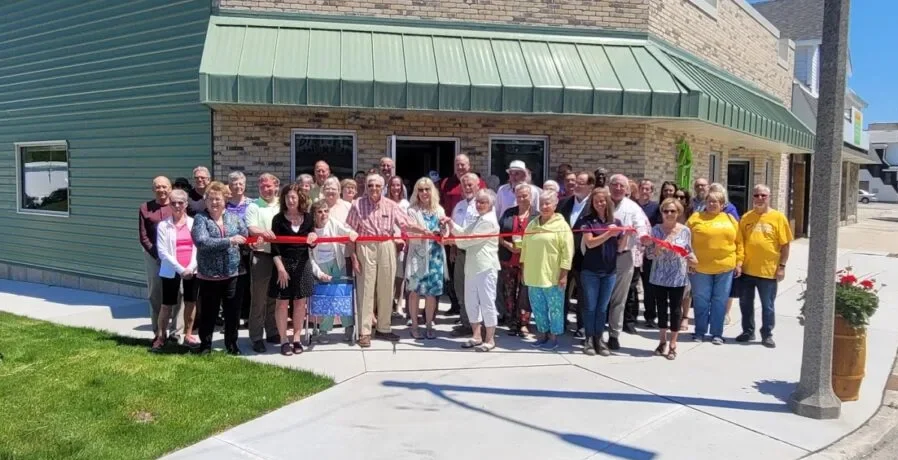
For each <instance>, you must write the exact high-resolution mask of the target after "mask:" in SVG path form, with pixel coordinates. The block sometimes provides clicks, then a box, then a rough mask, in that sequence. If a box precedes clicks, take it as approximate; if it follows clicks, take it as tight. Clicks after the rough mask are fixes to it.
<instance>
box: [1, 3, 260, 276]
mask: <svg viewBox="0 0 898 460" xmlns="http://www.w3.org/2000/svg"><path fill="white" fill-rule="evenodd" d="M209 14H210V2H209V1H208V0H183V1H172V2H158V1H139V0H138V1H128V2H123V1H117V0H95V1H89V2H78V1H74V0H60V1H49V2H48V1H40V0H25V1H18V2H3V4H2V5H0V262H5V263H12V264H26V265H31V266H36V267H41V268H48V269H55V270H61V271H67V272H75V273H80V274H85V275H92V276H96V277H98V278H105V279H110V280H115V281H123V282H130V283H135V284H140V283H143V282H144V279H145V275H144V270H143V256H142V255H141V250H140V246H139V243H138V241H137V208H138V206H139V205H140V203H142V202H143V201H146V200H148V199H150V198H152V190H151V180H152V178H153V177H155V176H157V175H167V176H169V177H171V178H174V177H179V176H183V177H191V170H192V168H193V167H194V166H196V165H198V164H204V165H207V166H210V161H211V119H210V111H209V109H208V108H206V107H204V106H203V105H201V104H200V103H199V101H198V98H197V93H198V91H199V87H198V81H197V78H196V73H197V71H198V69H199V63H200V58H201V56H202V52H203V43H204V41H205V35H206V30H207V28H208V20H209ZM221 38H222V39H224V40H233V41H232V43H233V44H234V45H235V46H238V45H239V46H242V44H243V38H242V37H240V39H239V40H238V37H221ZM254 52H256V53H260V54H262V55H263V56H261V57H259V58H258V59H264V53H267V52H269V51H268V50H266V49H262V48H260V49H257V50H255V51H254ZM219 58H220V61H219V62H217V63H216V65H220V66H227V65H230V64H231V63H233V64H234V65H235V66H236V65H237V64H240V58H241V53H239V52H238V53H236V54H235V53H233V50H231V52H222V53H221V54H220V56H219ZM250 58H251V57H247V59H250ZM246 66H247V68H254V67H256V63H255V62H246ZM235 70H237V67H235ZM237 75H240V78H242V79H243V80H242V81H241V82H240V83H239V84H238V82H237ZM254 78H255V80H253V79H254ZM270 80H271V74H270V72H269V73H268V74H265V75H252V74H251V73H244V72H239V73H238V72H234V73H233V74H231V75H222V76H221V77H220V81H217V82H216V83H215V84H214V85H207V86H214V87H215V88H220V89H221V90H222V91H226V90H227V89H228V88H230V90H231V91H234V92H233V93H227V92H225V93H222V94H219V95H218V96H219V97H237V96H238V94H237V91H238V89H242V90H247V89H249V90H251V91H250V93H251V94H249V95H245V96H249V97H261V96H260V95H261V94H262V93H263V92H264V88H265V85H270V84H271V83H270ZM253 84H256V85H257V86H256V87H254V86H253ZM258 85H261V86H258ZM270 92H271V91H269V93H270ZM49 140H66V141H68V144H69V203H70V215H69V217H56V216H40V215H32V214H24V213H18V212H17V209H16V206H17V205H16V196H17V194H18V193H19V191H18V189H17V184H16V168H17V167H18V166H17V165H16V164H15V151H14V147H13V144H14V143H16V142H34V141H49Z"/></svg>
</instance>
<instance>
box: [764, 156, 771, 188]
mask: <svg viewBox="0 0 898 460" xmlns="http://www.w3.org/2000/svg"><path fill="white" fill-rule="evenodd" d="M771 174H772V171H771V170H770V160H764V185H766V186H768V187H770V178H771Z"/></svg>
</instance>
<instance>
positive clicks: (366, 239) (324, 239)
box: [246, 227, 689, 257]
mask: <svg viewBox="0 0 898 460" xmlns="http://www.w3.org/2000/svg"><path fill="white" fill-rule="evenodd" d="M617 228H620V229H622V230H623V232H624V233H636V229H635V228H633V227H617ZM571 231H572V232H574V233H586V232H592V231H594V229H591V228H581V229H576V230H571ZM540 233H553V232H548V231H541V232H507V233H493V234H489V235H458V236H447V237H444V236H442V235H435V234H430V235H420V234H416V235H409V234H407V233H405V232H404V231H403V232H402V233H401V234H400V235H398V236H388V235H359V236H358V238H356V240H355V242H356V243H383V242H385V241H409V240H429V241H436V242H438V243H442V242H444V241H446V240H473V239H478V238H512V237H515V236H520V237H521V238H523V237H524V236H525V235H536V234H540ZM259 239H264V241H265V242H266V243H276V244H277V243H281V244H309V243H308V239H307V237H305V236H278V237H276V238H275V239H273V240H272V239H268V238H261V237H258V236H250V237H247V238H246V243H247V244H254V243H255V242H256V241H258V240H259ZM649 239H651V241H652V242H653V243H654V244H656V245H658V246H661V247H663V248H665V249H668V250H671V251H673V252H675V253H676V254H677V255H679V256H681V257H686V256H687V255H689V252H688V251H687V250H686V248H683V247H681V246H677V245H674V244H672V243H670V242H668V241H665V240H661V239H658V238H655V237H652V236H649ZM325 243H340V244H349V243H352V241H351V240H350V239H349V237H348V236H319V237H318V238H316V239H315V242H314V243H312V244H325Z"/></svg>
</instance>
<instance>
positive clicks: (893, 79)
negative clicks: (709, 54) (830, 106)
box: [749, 0, 898, 125]
mask: <svg viewBox="0 0 898 460" xmlns="http://www.w3.org/2000/svg"><path fill="white" fill-rule="evenodd" d="M758 1H760V0H750V1H749V3H757V2H758ZM819 1H821V2H822V1H823V0H819ZM850 21H851V24H850V28H849V35H850V39H849V40H850V45H851V64H852V69H853V74H852V76H851V78H850V79H849V80H848V86H849V87H850V88H851V89H853V90H854V92H856V93H857V94H858V95H859V96H860V97H861V98H862V99H864V100H865V101H867V103H868V104H870V106H869V107H867V109H866V110H865V111H864V124H865V125H866V124H869V123H872V122H877V121H892V122H898V58H896V56H898V30H896V29H898V1H896V0H853V1H852V2H851V19H850Z"/></svg>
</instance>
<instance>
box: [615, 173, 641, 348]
mask: <svg viewBox="0 0 898 460" xmlns="http://www.w3.org/2000/svg"><path fill="white" fill-rule="evenodd" d="M608 183H609V185H610V187H609V188H610V189H611V201H613V202H614V218H615V219H617V220H619V221H620V223H621V226H623V227H632V228H635V229H636V233H635V234H634V233H625V234H623V235H622V236H621V238H624V245H623V246H622V247H623V248H624V249H622V250H621V251H619V252H618V254H617V269H616V270H615V275H616V276H617V279H616V280H615V281H614V290H612V291H611V302H610V303H609V304H608V325H609V326H610V329H611V330H610V331H609V332H608V335H609V338H608V348H610V349H612V350H618V349H620V340H619V337H620V333H621V330H622V329H623V326H624V305H625V303H626V300H627V292H628V291H629V290H630V282H631V281H632V280H633V267H634V263H635V259H634V257H635V253H634V251H633V249H634V248H635V247H636V245H637V244H639V238H640V237H642V236H643V235H648V233H649V228H648V219H647V218H646V217H645V213H644V212H643V211H642V207H640V206H639V205H638V204H637V203H636V202H635V201H633V200H631V199H629V198H627V197H626V195H627V192H628V191H629V189H630V181H629V179H627V176H624V175H623V174H615V175H613V176H611V179H609V181H608Z"/></svg>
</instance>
